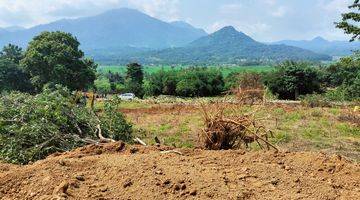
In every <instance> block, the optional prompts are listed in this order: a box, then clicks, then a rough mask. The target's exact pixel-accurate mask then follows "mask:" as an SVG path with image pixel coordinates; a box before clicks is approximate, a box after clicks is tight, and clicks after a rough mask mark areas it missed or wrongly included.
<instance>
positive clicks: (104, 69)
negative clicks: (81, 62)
mask: <svg viewBox="0 0 360 200" xmlns="http://www.w3.org/2000/svg"><path fill="white" fill-rule="evenodd" d="M210 67H211V68H218V69H219V70H220V71H221V72H222V73H223V75H224V76H227V75H229V74H230V73H232V72H245V71H251V72H266V71H271V70H273V69H274V67H272V66H266V65H259V66H210ZM184 68H186V67H184V66H168V65H165V66H144V71H145V73H149V74H152V73H155V72H158V71H160V70H162V69H163V70H165V71H170V70H177V69H184ZM97 71H98V72H99V73H106V72H109V71H111V72H113V73H115V72H117V73H120V74H125V73H126V66H99V67H98V69H97Z"/></svg>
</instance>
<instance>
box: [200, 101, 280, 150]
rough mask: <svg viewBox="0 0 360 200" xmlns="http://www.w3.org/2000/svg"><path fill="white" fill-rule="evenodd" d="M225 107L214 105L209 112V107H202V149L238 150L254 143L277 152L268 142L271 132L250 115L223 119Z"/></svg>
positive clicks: (231, 116)
mask: <svg viewBox="0 0 360 200" xmlns="http://www.w3.org/2000/svg"><path fill="white" fill-rule="evenodd" d="M225 108H226V107H225V106H222V105H219V104H216V107H215V108H214V109H211V111H210V112H211V113H214V114H210V112H209V109H210V108H209V107H206V106H204V105H202V110H203V114H204V123H205V128H204V129H203V132H202V134H201V140H202V143H203V146H204V148H206V149H211V150H221V149H238V148H241V147H242V146H243V145H245V146H246V147H249V144H251V143H253V142H256V143H257V144H258V145H259V147H260V148H262V149H263V148H264V145H265V146H266V148H267V149H268V150H269V149H270V148H273V149H275V150H278V149H277V147H275V146H274V145H273V144H271V143H270V142H269V141H268V138H269V137H270V136H272V132H271V131H269V130H266V128H265V126H263V125H262V124H260V123H259V120H257V119H256V118H255V117H254V115H253V114H252V113H250V114H242V115H238V114H236V115H230V116H227V117H225V114H224V112H225Z"/></svg>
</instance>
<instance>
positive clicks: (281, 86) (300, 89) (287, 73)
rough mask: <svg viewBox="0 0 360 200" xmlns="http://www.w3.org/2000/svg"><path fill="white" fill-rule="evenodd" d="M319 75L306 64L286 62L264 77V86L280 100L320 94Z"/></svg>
mask: <svg viewBox="0 0 360 200" xmlns="http://www.w3.org/2000/svg"><path fill="white" fill-rule="evenodd" d="M320 81H321V80H320V74H319V71H318V70H317V69H315V68H312V67H309V66H308V65H307V64H306V63H297V62H293V61H286V62H284V63H282V64H281V65H280V66H279V67H278V68H277V69H276V70H275V71H274V72H270V73H269V74H268V75H267V76H266V77H265V81H264V82H265V85H266V86H267V87H268V88H269V90H270V91H271V92H272V93H273V94H275V95H278V96H279V98H280V99H297V98H298V97H299V96H300V95H306V94H312V93H316V92H320V91H321V90H320V89H321V88H320Z"/></svg>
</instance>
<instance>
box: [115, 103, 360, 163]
mask: <svg viewBox="0 0 360 200" xmlns="http://www.w3.org/2000/svg"><path fill="white" fill-rule="evenodd" d="M217 100H218V99H216V98H215V99H211V98H200V99H195V100H194V99H189V100H184V99H172V98H170V99H167V100H164V99H162V100H159V99H158V100H156V99H153V100H147V101H141V102H136V101H133V102H124V103H122V106H121V108H122V111H123V112H124V113H125V114H126V116H127V118H128V119H129V120H130V121H131V122H133V124H134V125H135V127H136V128H137V129H138V133H137V135H138V136H139V137H140V138H142V139H144V141H146V142H147V143H149V144H155V141H154V138H155V137H156V136H157V137H158V138H160V140H161V141H162V143H163V144H165V145H168V146H175V147H196V146H198V144H199V141H198V139H199V137H198V134H199V133H200V132H201V130H202V128H203V127H204V125H203V113H202V110H201V108H200V104H199V103H200V102H208V105H209V106H210V107H211V105H213V103H211V102H215V101H217ZM161 102H162V103H161ZM228 109H236V110H237V111H238V113H239V114H242V113H249V112H255V115H256V116H257V118H260V119H262V120H261V122H262V123H263V124H265V125H266V128H267V129H270V130H272V131H273V133H274V137H273V138H270V140H271V141H272V143H273V144H275V145H277V146H278V147H279V148H281V149H288V150H291V151H316V152H318V151H323V152H327V153H336V154H340V155H344V156H347V157H349V158H351V159H353V160H356V161H360V124H359V118H360V115H359V114H358V113H353V112H352V110H353V107H348V108H342V107H334V108H309V107H304V106H301V105H297V104H294V105H293V104H272V105H271V104H270V105H267V106H260V105H258V106H241V107H239V106H236V105H234V104H231V103H229V105H228ZM356 120H357V121H356ZM251 148H252V149H255V150H256V149H259V147H258V146H257V145H255V144H254V145H252V146H251Z"/></svg>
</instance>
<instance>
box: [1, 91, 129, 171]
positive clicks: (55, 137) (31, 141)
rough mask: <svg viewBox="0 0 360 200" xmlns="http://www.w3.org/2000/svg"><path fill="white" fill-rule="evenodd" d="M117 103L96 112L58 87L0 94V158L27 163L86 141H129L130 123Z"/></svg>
mask: <svg viewBox="0 0 360 200" xmlns="http://www.w3.org/2000/svg"><path fill="white" fill-rule="evenodd" d="M117 105H118V104H117V102H116V101H115V102H114V101H109V102H106V103H105V105H104V110H103V111H102V112H99V113H95V112H93V110H92V109H89V108H87V107H86V105H85V104H81V103H80V104H79V103H78V101H77V100H74V95H72V94H71V92H69V91H68V90H67V89H66V88H63V87H60V86H57V88H56V89H55V90H50V89H44V91H43V92H42V93H40V94H38V95H35V96H33V95H29V94H24V93H18V92H14V93H10V94H7V95H2V96H1V98H0V159H2V160H5V161H8V162H12V163H21V164H26V163H28V162H30V161H36V160H39V159H43V158H45V157H46V156H47V155H49V154H51V153H54V152H63V151H68V150H71V149H74V148H77V147H80V146H83V145H86V144H93V143H99V142H111V141H115V140H123V141H130V139H131V133H132V126H131V124H129V123H127V122H126V120H125V118H124V116H123V114H122V113H120V112H118V108H117Z"/></svg>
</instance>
